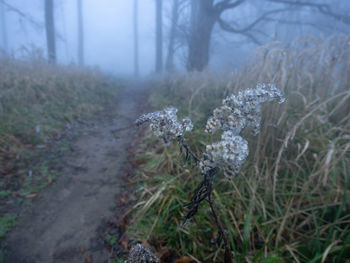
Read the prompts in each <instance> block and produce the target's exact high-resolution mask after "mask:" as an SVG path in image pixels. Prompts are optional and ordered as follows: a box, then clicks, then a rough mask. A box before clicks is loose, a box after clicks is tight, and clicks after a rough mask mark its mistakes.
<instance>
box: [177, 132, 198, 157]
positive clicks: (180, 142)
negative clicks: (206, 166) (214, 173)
mask: <svg viewBox="0 0 350 263" xmlns="http://www.w3.org/2000/svg"><path fill="white" fill-rule="evenodd" d="M177 140H178V142H179V144H180V145H181V146H182V147H184V148H185V150H186V152H187V153H188V154H189V155H190V156H192V158H193V159H194V160H195V162H196V163H199V161H200V159H199V158H198V157H197V155H196V154H195V153H194V152H193V151H192V150H191V148H190V146H189V145H188V144H187V142H186V141H185V139H184V137H182V136H179V137H178V139H177Z"/></svg>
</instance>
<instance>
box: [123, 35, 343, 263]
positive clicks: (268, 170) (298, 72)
mask: <svg viewBox="0 0 350 263" xmlns="http://www.w3.org/2000/svg"><path fill="white" fill-rule="evenodd" d="M349 43H350V38H349V37H347V36H339V35H337V36H333V37H331V38H328V39H315V38H311V37H305V38H302V39H299V40H297V41H295V42H293V43H291V44H290V45H289V46H287V47H286V46H283V45H282V44H280V43H272V44H270V45H267V46H263V47H261V48H259V49H258V50H256V52H255V53H254V54H253V56H252V57H251V58H250V60H249V62H248V63H247V64H246V65H245V66H244V67H242V68H240V69H237V70H235V71H234V72H232V73H226V74H216V75H215V74H212V73H210V72H203V73H193V74H189V75H180V76H171V77H169V78H166V79H164V80H163V81H162V82H161V83H159V85H158V87H157V88H155V89H154V90H153V95H152V102H153V104H154V106H155V108H157V109H159V108H161V107H163V106H165V105H169V104H172V105H174V106H177V107H178V108H179V109H180V114H184V115H187V114H189V115H190V117H191V118H192V120H194V122H195V125H196V129H195V131H194V132H193V134H192V135H190V136H189V142H190V143H191V145H193V147H194V148H195V149H197V150H198V152H200V150H202V149H203V146H204V145H205V144H206V143H207V142H208V141H210V140H213V138H210V137H209V136H207V135H205V134H203V133H202V131H201V130H203V128H204V124H205V121H206V119H207V117H208V116H209V115H210V113H211V111H212V110H213V109H214V108H215V107H216V106H218V105H219V104H220V102H221V100H222V99H223V98H224V97H225V96H226V95H229V94H231V93H233V92H237V90H239V89H245V88H251V87H254V86H255V85H256V84H257V83H258V82H274V83H275V84H276V86H277V87H278V88H281V89H283V90H284V92H285V93H286V97H287V102H285V103H284V104H282V105H277V104H274V105H266V106H264V107H263V118H262V120H263V123H262V125H261V126H262V130H261V133H260V135H259V136H258V137H253V136H251V135H249V133H248V132H246V134H244V137H245V138H248V142H249V148H250V157H249V160H248V161H247V163H246V164H245V166H244V167H243V168H242V169H241V174H240V175H239V176H237V177H236V179H235V180H233V181H228V180H227V179H225V178H224V177H220V178H217V181H216V183H215V188H216V204H217V206H218V207H220V208H221V209H220V211H221V216H222V218H223V219H224V221H225V224H226V227H227V229H228V232H229V236H230V238H231V245H232V247H233V250H234V255H235V258H236V261H237V262H263V260H265V261H264V262H292V261H293V262H345V259H346V258H349V257H350V229H349V226H350V224H349V223H350V217H349V214H350V213H349V212H350V202H349V200H350V182H349V174H350V168H349V167H350V159H349V157H350V152H349V149H350V120H349V119H350V81H349V78H350V64H349V63H350V45H349ZM214 139H215V138H214ZM146 142H147V140H146ZM152 145H154V143H153V142H149V143H148V144H147V146H146V148H145V149H147V151H146V150H145V149H144V150H145V151H146V156H145V157H144V158H146V159H147V160H148V162H147V163H146V165H144V166H143V167H142V168H141V169H140V174H139V179H140V180H141V182H142V183H143V186H142V187H141V188H140V189H139V190H140V193H141V199H142V200H151V199H152V203H149V202H148V203H147V202H146V204H148V206H147V207H144V204H143V203H140V204H139V206H138V207H136V208H135V209H136V210H137V209H141V212H140V213H139V214H138V215H139V217H138V218H136V219H135V221H134V223H133V224H132V225H131V226H130V228H129V235H130V236H131V237H132V238H133V239H134V240H135V239H141V237H142V236H146V237H148V238H149V239H150V240H153V243H154V244H158V245H159V244H162V245H165V244H166V245H168V246H172V247H173V248H174V249H176V250H177V251H178V252H179V254H181V255H184V254H186V253H189V254H191V255H193V256H195V257H196V258H199V259H200V260H202V261H208V262H212V261H213V260H214V259H217V262H221V259H220V257H221V256H222V252H221V250H220V249H217V248H215V245H213V244H211V243H210V239H211V237H212V236H213V235H214V236H215V233H212V227H213V226H212V225H211V223H210V222H211V220H210V218H208V214H209V213H208V211H207V210H208V208H207V207H206V206H203V207H202V210H201V211H200V213H199V214H198V216H197V219H195V220H196V223H195V224H193V225H191V226H190V227H189V228H181V227H180V221H181V216H182V215H183V213H184V212H183V208H182V206H183V205H184V204H185V203H186V202H188V200H189V196H190V194H191V192H192V191H193V189H194V187H195V185H196V183H198V182H199V180H200V178H198V177H199V176H198V170H196V169H192V168H191V169H190V167H186V168H182V164H183V163H182V161H181V160H180V159H179V158H178V157H177V150H178V149H177V147H176V146H172V147H171V148H169V149H166V150H164V151H163V150H161V149H158V147H159V146H152ZM152 147H153V148H152ZM155 147H156V148H155ZM145 151H144V152H145ZM140 154H141V153H140ZM160 189H162V191H161V192H160V193H159V191H160ZM155 196H156V198H155ZM141 215H142V216H141ZM157 242H158V243H157Z"/></svg>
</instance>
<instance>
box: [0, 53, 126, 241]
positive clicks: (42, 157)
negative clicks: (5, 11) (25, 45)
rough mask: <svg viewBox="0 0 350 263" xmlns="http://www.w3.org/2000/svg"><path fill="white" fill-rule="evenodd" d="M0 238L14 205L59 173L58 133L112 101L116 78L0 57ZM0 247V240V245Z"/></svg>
mask: <svg viewBox="0 0 350 263" xmlns="http://www.w3.org/2000/svg"><path fill="white" fill-rule="evenodd" d="M0 69H1V70H0V212H1V216H2V217H1V218H0V232H1V233H0V241H2V240H3V239H4V237H5V234H6V232H7V231H8V230H9V229H10V228H11V227H12V226H13V225H14V222H15V218H14V217H13V216H12V215H10V214H9V213H11V212H13V211H11V210H12V209H9V208H13V207H14V206H18V205H20V203H21V202H22V201H23V199H24V200H27V199H31V198H33V197H35V196H36V195H37V194H38V192H40V190H42V189H43V188H45V187H46V186H47V185H49V184H51V183H52V182H53V181H54V179H55V177H56V176H58V175H59V173H58V170H59V168H60V165H61V166H62V164H60V162H59V158H60V155H62V154H64V153H65V152H67V151H68V150H69V144H68V142H67V141H66V140H64V136H63V134H65V133H66V132H67V131H68V130H71V129H72V127H73V126H74V125H76V123H82V122H84V119H86V118H88V117H91V116H92V115H93V114H95V113H96V112H98V111H100V110H102V109H103V108H104V107H106V106H109V105H112V104H113V103H115V102H116V93H117V91H118V89H120V88H121V84H119V83H118V82H117V81H116V80H113V79H111V78H109V77H106V76H105V75H103V74H102V73H101V72H99V71H98V70H95V69H79V68H78V67H76V66H53V65H48V64H47V62H46V61H45V60H44V59H43V58H41V57H40V56H34V55H33V56H30V57H26V58H23V59H20V60H19V59H14V58H12V57H10V56H1V57H0ZM2 245H3V244H2Z"/></svg>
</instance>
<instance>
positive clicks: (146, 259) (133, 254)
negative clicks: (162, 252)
mask: <svg viewBox="0 0 350 263" xmlns="http://www.w3.org/2000/svg"><path fill="white" fill-rule="evenodd" d="M158 262H159V259H158V258H157V257H156V256H155V255H153V253H152V252H151V250H150V249H149V248H145V247H144V246H142V245H141V244H136V245H134V246H133V247H132V248H131V249H130V251H129V257H128V260H126V261H124V263H158Z"/></svg>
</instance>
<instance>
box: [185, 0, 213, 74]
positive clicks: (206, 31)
mask: <svg viewBox="0 0 350 263" xmlns="http://www.w3.org/2000/svg"><path fill="white" fill-rule="evenodd" d="M192 1H193V2H197V1H198V2H197V3H196V4H192V8H194V10H192V12H191V13H192V14H191V15H192V16H193V17H192V18H191V23H192V25H191V27H192V30H191V35H190V37H189V43H188V60H187V70H188V71H194V70H198V71H202V70H203V69H204V68H205V67H206V66H207V65H208V63H209V52H210V40H211V33H212V31H213V27H214V24H215V22H216V20H217V14H216V12H215V10H214V8H213V0H192Z"/></svg>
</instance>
